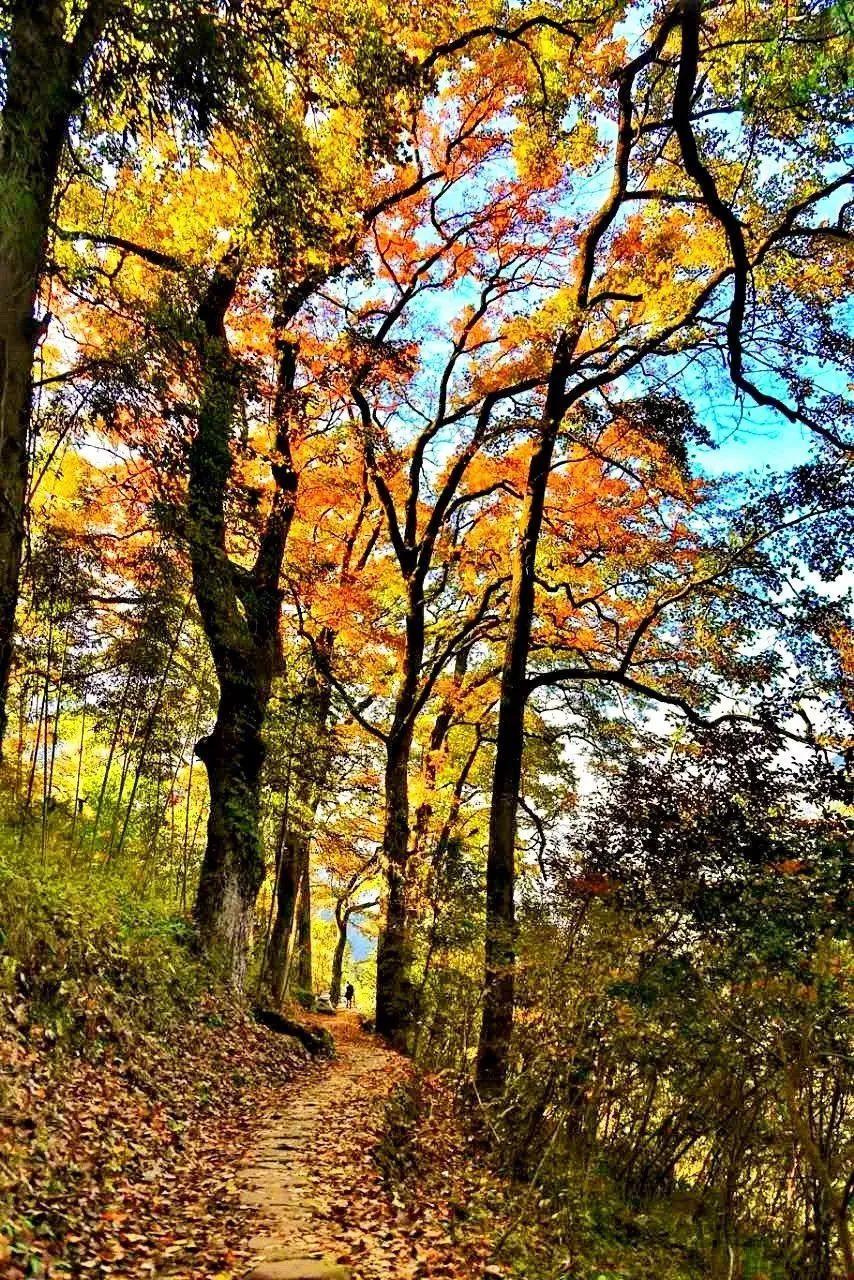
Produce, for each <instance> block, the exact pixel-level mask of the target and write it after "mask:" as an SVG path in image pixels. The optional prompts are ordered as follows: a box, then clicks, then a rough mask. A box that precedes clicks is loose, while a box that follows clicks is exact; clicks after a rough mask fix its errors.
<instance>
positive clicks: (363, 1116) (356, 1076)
mask: <svg viewBox="0 0 854 1280" xmlns="http://www.w3.org/2000/svg"><path fill="white" fill-rule="evenodd" d="M323 1026H324V1027H325V1028H328V1029H329V1030H330V1031H331V1032H332V1035H333V1037H334V1039H335V1046H336V1051H337V1057H336V1058H335V1059H334V1060H333V1061H326V1062H323V1063H318V1064H316V1065H314V1066H313V1067H312V1068H311V1069H310V1073H309V1074H308V1075H307V1076H305V1075H304V1076H302V1077H301V1078H300V1079H299V1080H297V1081H295V1082H294V1084H293V1086H292V1087H291V1088H290V1089H288V1090H287V1091H286V1093H285V1094H284V1095H283V1096H282V1098H281V1106H280V1108H279V1107H277V1108H276V1110H275V1111H273V1112H271V1113H270V1115H269V1116H268V1118H267V1122H266V1124H265V1127H264V1130H263V1135H262V1136H261V1138H260V1139H259V1140H257V1141H256V1143H255V1144H254V1145H253V1146H252V1148H251V1149H250V1151H249V1152H248V1154H247V1156H246V1159H245V1160H244V1162H243V1168H242V1169H241V1172H240V1185H241V1199H242V1201H243V1203H244V1204H246V1205H251V1206H253V1207H254V1208H257V1209H260V1210H261V1212H262V1215H263V1223H262V1229H261V1232H260V1233H259V1234H258V1235H256V1236H255V1237H254V1238H253V1239H252V1241H251V1242H250V1247H251V1249H252V1251H253V1254H254V1257H253V1259H252V1262H251V1265H250V1269H249V1271H248V1275H249V1277H251V1280H381V1278H382V1280H385V1278H388V1277H392V1276H393V1277H398V1276H407V1275H411V1274H414V1272H413V1271H412V1269H411V1267H410V1266H409V1265H407V1259H406V1258H405V1256H404V1255H405V1253H406V1251H407V1245H408V1241H407V1239H406V1236H405V1235H404V1234H403V1232H402V1231H397V1230H396V1229H395V1206H394V1205H393V1204H392V1203H391V1200H390V1197H389V1194H388V1192H387V1190H386V1188H385V1186H384V1185H383V1181H382V1177H381V1175H380V1172H379V1170H378V1168H377V1166H376V1164H375V1162H374V1159H373V1151H374V1149H375V1147H376V1144H377V1142H378V1141H379V1138H380V1136H381V1133H382V1126H383V1115H384V1110H385V1104H386V1101H387V1099H388V1097H389V1095H390V1093H391V1092H392V1090H393V1089H394V1087H395V1085H396V1084H397V1083H398V1082H399V1081H401V1080H402V1079H403V1078H404V1077H405V1076H406V1074H407V1070H408V1064H407V1062H406V1060H405V1059H404V1058H402V1057H401V1056H400V1055H399V1054H396V1053H394V1052H393V1051H392V1050H390V1049H389V1048H388V1047H387V1046H386V1045H385V1044H384V1043H383V1042H382V1041H381V1040H379V1039H377V1038H376V1037H374V1036H370V1035H368V1034H366V1033H365V1032H364V1031H363V1030H362V1029H361V1026H360V1024H359V1015H358V1014H357V1013H354V1012H353V1013H349V1012H342V1013H338V1014H337V1015H336V1016H335V1017H334V1018H328V1019H324V1021H323Z"/></svg>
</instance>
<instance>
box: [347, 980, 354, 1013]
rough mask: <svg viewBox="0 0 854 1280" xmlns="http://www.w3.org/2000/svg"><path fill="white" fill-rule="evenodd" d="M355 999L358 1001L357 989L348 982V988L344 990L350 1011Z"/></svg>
mask: <svg viewBox="0 0 854 1280" xmlns="http://www.w3.org/2000/svg"><path fill="white" fill-rule="evenodd" d="M355 999H356V988H355V987H354V986H353V984H352V982H348V983H347V986H346V987H345V988H344V1001H345V1003H346V1005H347V1008H348V1009H352V1008H353V1001H354V1000H355Z"/></svg>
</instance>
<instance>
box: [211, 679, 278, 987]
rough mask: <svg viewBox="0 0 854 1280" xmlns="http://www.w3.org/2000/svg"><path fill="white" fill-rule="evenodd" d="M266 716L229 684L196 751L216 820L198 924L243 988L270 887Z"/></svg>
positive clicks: (251, 697)
mask: <svg viewBox="0 0 854 1280" xmlns="http://www.w3.org/2000/svg"><path fill="white" fill-rule="evenodd" d="M265 709H266V704H265V703H264V704H263V705H262V701H261V700H260V699H258V697H257V695H256V694H255V693H254V690H252V689H247V688H246V687H245V686H244V687H243V688H239V687H238V688H237V689H235V688H232V687H229V686H227V685H225V684H223V686H222V687H221V691H220V704H219V711H218V713H217V720H216V725H215V726H214V730H213V733H211V735H210V736H209V737H207V738H203V739H202V740H201V741H200V742H199V743H198V745H197V747H196V754H197V755H198V757H199V759H200V760H202V761H203V762H204V765H205V768H206V769H207V773H208V784H209V787H210V813H209V817H208V833H207V846H206V848H205V856H204V861H203V863H202V871H201V876H200V879H199V887H198V892H197V895H196V905H195V918H196V923H197V926H198V929H199V935H200V938H201V940H202V945H203V946H204V948H205V950H207V951H208V952H210V953H211V954H213V955H218V956H220V957H221V958H222V959H223V961H224V962H225V964H226V965H227V967H228V971H229V975H230V979H231V982H232V984H233V985H234V986H235V987H237V988H240V987H242V985H243V979H244V976H245V973H246V963H247V959H248V954H249V943H250V939H251V935H252V919H253V914H254V909H255V900H256V898H257V896H258V891H259V889H260V888H261V885H262V883H263V880H264V870H265V868H264V855H263V852H262V849H261V841H260V838H259V835H258V815H259V807H260V786H261V766H262V764H263V760H264V746H263V741H262V738H261V726H262V724H263V719H264V711H265Z"/></svg>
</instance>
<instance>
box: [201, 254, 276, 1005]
mask: <svg viewBox="0 0 854 1280" xmlns="http://www.w3.org/2000/svg"><path fill="white" fill-rule="evenodd" d="M239 268H240V260H239V256H238V255H237V254H236V253H230V254H229V255H227V256H226V259H225V260H224V262H223V263H222V264H221V265H220V267H219V268H218V270H217V271H216V272H215V274H214V276H213V278H212V279H211V282H210V285H209V287H208V290H207V292H206V294H205V296H204V298H203V299H202V300H201V303H200V305H199V310H198V315H197V324H198V329H199V333H198V351H199V357H200V363H201V368H202V372H203V377H204V385H203V390H202V395H201V399H200V404H199V415H198V424H197V428H196V434H195V437H194V439H193V443H192V446H191V449H190V456H189V486H188V503H187V516H188V520H187V530H188V541H189V548H190V562H191V566H192V571H193V591H194V594H195V597H196V602H197V604H198V606H199V613H200V614H201V618H202V624H203V626H204V631H205V636H206V637H207V640H208V644H209V645H210V650H211V655H212V657H213V661H214V666H215V668H216V673H217V678H218V680H219V688H220V698H219V706H218V709H217V719H216V724H215V727H214V730H213V733H212V734H211V735H210V737H208V738H204V739H202V741H201V742H200V743H199V744H198V746H197V747H196V754H197V755H198V756H199V758H200V759H201V760H202V761H203V762H204V764H205V767H206V769H207V773H208V782H209V785H210V798H211V807H210V817H209V819H208V840H207V847H206V849H205V855H204V859H203V862H202V871H201V876H200V879H199V887H198V891H197V895H196V903H195V911H194V914H195V918H196V922H197V924H198V928H199V933H200V937H201V940H202V945H203V946H204V947H205V948H206V949H208V950H210V951H212V952H214V953H217V954H219V955H220V956H222V958H223V959H224V960H225V962H226V964H227V966H228V968H229V972H230V976H231V980H232V982H233V984H234V985H235V986H237V987H239V986H241V985H242V983H243V978H244V975H245V972H246V963H247V957H248V944H249V940H250V936H251V931H252V918H253V913H254V907H255V900H256V898H257V895H258V890H259V889H260V887H261V884H262V882H263V879H264V873H265V865H264V856H263V852H262V849H261V841H260V836H259V830H258V819H259V808H260V805H259V797H260V785H261V767H262V764H263V760H264V742H263V737H262V732H263V727H264V720H265V717H266V714H267V706H268V703H269V700H270V692H271V689H272V683H273V672H274V668H275V662H276V654H277V648H278V625H279V609H280V604H281V591H280V588H279V575H280V572H281V565H282V559H283V557H284V551H285V545H286V542H287V535H288V530H289V528H290V522H291V518H292V514H293V493H294V491H295V488H296V477H295V475H294V472H293V469H292V467H291V466H290V458H289V450H288V440H287V435H286V431H287V412H288V403H287V402H288V397H289V396H290V393H291V391H292V388H293V373H294V367H295V359H296V352H295V349H294V348H293V347H292V346H291V345H290V344H283V346H282V352H281V367H280V374H279V393H278V395H277V404H276V419H277V422H278V424H279V425H278V432H277V439H276V444H277V448H278V450H279V452H280V453H282V454H283V455H284V461H283V462H281V463H277V464H276V465H275V466H274V468H273V474H274V477H275V480H276V494H275V496H274V501H273V507H272V510H271V512H270V515H269V516H268V519H267V523H266V526H265V528H264V531H263V533H262V536H261V540H260V545H259V549H258V555H257V558H256V561H255V564H254V566H253V568H252V569H251V570H246V569H244V568H242V567H241V566H238V565H236V564H234V563H233V562H232V561H231V560H230V559H229V557H228V554H227V551H226V528H225V500H226V492H227V488H228V483H229V477H230V475H231V465H232V459H231V436H232V425H233V420H234V414H235V406H236V402H237V398H238V395H239V391H240V368H239V366H238V365H237V362H236V361H235V360H234V359H233V358H232V356H231V353H230V350H229V346H228V339H227V335H226V331H225V315H226V312H227V310H228V307H229V306H230V304H231V300H232V298H233V297H234V293H235V290H236V287H237V278H238V272H239Z"/></svg>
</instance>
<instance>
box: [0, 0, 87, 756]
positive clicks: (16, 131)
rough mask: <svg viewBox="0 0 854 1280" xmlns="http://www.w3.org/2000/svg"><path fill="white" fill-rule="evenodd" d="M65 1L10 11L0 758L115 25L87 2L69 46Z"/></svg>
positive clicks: (4, 131) (0, 343) (2, 243)
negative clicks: (89, 77) (44, 284)
mask: <svg viewBox="0 0 854 1280" xmlns="http://www.w3.org/2000/svg"><path fill="white" fill-rule="evenodd" d="M66 10H67V5H66V3H65V0H25V2H24V3H20V2H19V3H16V4H13V5H12V6H11V21H10V23H9V27H8V30H7V33H6V38H5V53H4V58H3V62H4V71H5V101H4V103H3V110H2V114H0V750H1V749H2V743H3V737H4V734H5V730H6V717H7V713H6V701H7V695H8V689H9V676H10V672H11V667H12V654H13V642H14V635H15V611H16V608H17V604H18V592H19V579H20V572H21V554H22V549H23V545H24V531H25V527H26V516H27V489H28V482H29V471H30V452H31V444H32V438H31V437H32V431H31V421H32V408H33V359H34V355H35V351H36V347H37V345H38V343H39V341H40V339H41V338H42V337H43V335H44V326H43V325H42V324H41V323H40V322H39V320H38V318H37V316H36V314H35V312H36V306H37V301H38V291H39V285H40V282H41V277H42V274H43V272H44V265H45V249H46V245H47V238H48V231H49V228H50V220H51V215H52V212H53V203H54V196H55V191H56V185H57V178H58V174H59V167H60V162H61V159H62V151H63V147H64V144H65V138H66V134H67V132H68V126H69V122H70V120H71V118H72V116H73V114H74V112H75V110H76V108H77V106H78V103H79V98H78V93H77V81H78V78H79V76H80V73H81V72H82V70H83V68H84V66H85V64H86V62H87V60H88V58H89V57H90V56H91V53H92V50H93V48H94V46H95V44H96V42H97V41H98V39H99V38H100V35H101V32H102V30H103V27H104V24H105V23H106V21H107V18H108V17H109V14H110V10H111V4H110V0H90V3H89V4H88V5H87V6H86V8H85V11H84V16H83V18H82V20H81V22H80V24H79V26H78V29H77V31H76V32H75V34H74V36H73V37H72V38H71V39H67V38H66V37H67V32H66V22H67V13H66Z"/></svg>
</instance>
